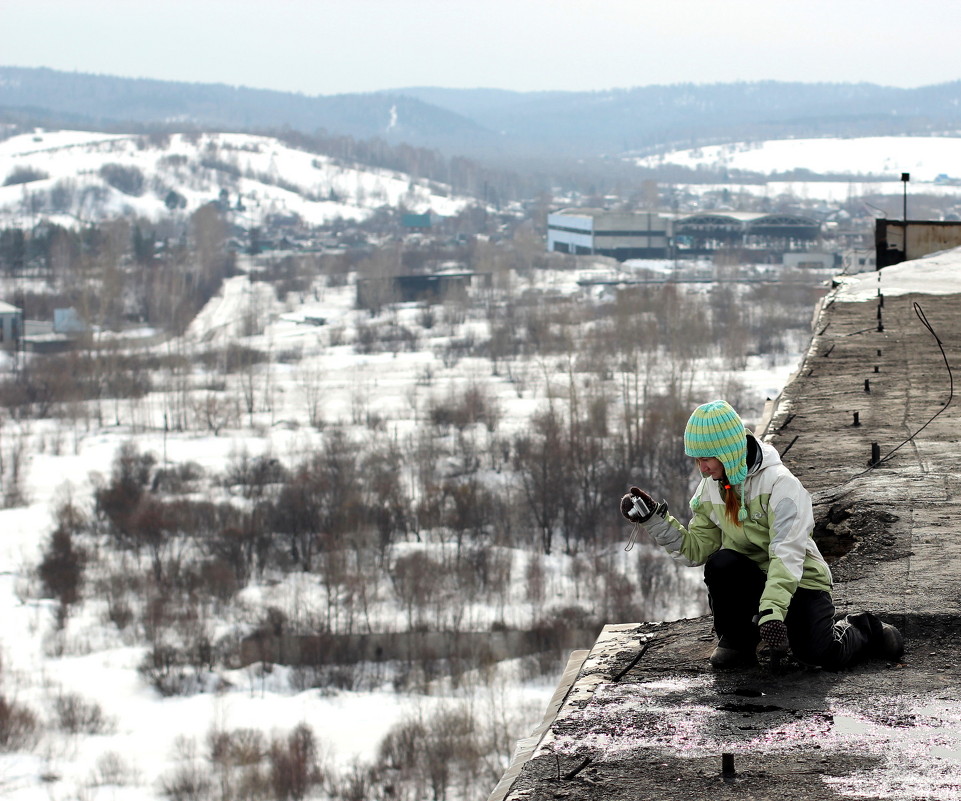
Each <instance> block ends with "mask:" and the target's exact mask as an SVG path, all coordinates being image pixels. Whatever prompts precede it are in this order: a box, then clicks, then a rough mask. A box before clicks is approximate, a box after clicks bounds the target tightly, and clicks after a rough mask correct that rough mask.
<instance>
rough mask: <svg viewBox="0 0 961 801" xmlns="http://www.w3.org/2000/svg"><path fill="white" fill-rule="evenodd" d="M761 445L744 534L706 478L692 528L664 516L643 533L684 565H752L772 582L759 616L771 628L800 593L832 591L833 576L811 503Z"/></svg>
mask: <svg viewBox="0 0 961 801" xmlns="http://www.w3.org/2000/svg"><path fill="white" fill-rule="evenodd" d="M757 444H758V445H759V446H760V458H759V459H756V461H755V463H754V465H752V466H751V467H750V468H749V469H748V474H747V478H746V479H745V480H744V506H745V507H746V509H747V519H746V520H744V521H743V522H742V523H741V525H740V526H738V525H735V524H734V523H732V522H731V521H730V520H728V519H727V516H726V515H725V514H724V499H723V498H722V497H721V492H720V487H719V486H718V482H716V481H714V480H713V479H711V478H702V479H701V483H700V484H699V485H698V487H697V490H696V491H695V493H694V496H693V497H692V498H691V511H692V512H693V513H694V516H693V518H692V519H691V522H690V524H689V525H688V526H687V528H685V527H684V526H683V525H682V524H681V523H680V521H678V520H677V518H675V517H674V516H673V515H671V514H670V513H667V512H666V510H663V511H662V513H661V514H655V515H654V516H653V517H652V518H651V519H650V520H648V521H647V523H645V526H646V528H647V530H648V531H649V532H650V533H651V534H652V535H653V537H654V539H655V540H656V541H657V543H658V544H659V545H661V546H663V547H664V548H665V549H666V550H667V552H668V553H669V554H671V556H672V557H673V558H674V559H675V561H677V562H680V563H681V564H683V565H687V566H694V565H702V564H704V562H705V561H707V558H708V557H709V556H710V555H711V554H712V553H714V552H715V551H716V550H718V549H719V548H730V549H731V550H734V551H737V552H738V553H742V554H744V555H745V556H748V557H750V558H751V559H752V560H753V561H754V562H755V563H756V564H757V566H758V567H759V568H761V570H763V571H764V573H765V574H766V575H767V583H766V584H765V586H764V591H763V593H762V594H761V602H760V604H759V606H758V613H759V614H760V615H761V617H762V618H763V619H765V620H784V618H785V616H786V615H787V609H788V606H789V604H790V603H791V598H792V597H793V596H794V591H795V590H796V589H797V588H798V587H805V588H807V589H813V590H827V591H830V590H831V586H832V579H831V570H830V568H829V567H828V565H827V562H825V561H824V557H823V556H821V552H820V551H819V550H818V547H817V545H816V544H815V542H814V539H813V537H812V532H813V530H814V513H813V510H812V508H811V496H810V495H809V494H808V491H807V490H806V489H804V487H803V486H802V485H801V482H800V481H798V479H797V478H796V477H795V476H794V474H793V473H792V472H791V471H790V470H788V469H787V467H785V466H784V465H783V464H782V463H781V456H780V454H778V452H777V450H776V449H775V448H774V447H773V446H771V445H768V444H767V443H766V442H761V441H760V440H758V441H757ZM734 490H735V491H736V492H740V487H735V488H734Z"/></svg>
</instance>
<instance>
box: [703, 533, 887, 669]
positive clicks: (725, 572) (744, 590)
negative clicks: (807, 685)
mask: <svg viewBox="0 0 961 801" xmlns="http://www.w3.org/2000/svg"><path fill="white" fill-rule="evenodd" d="M766 581H767V576H766V575H765V573H764V571H763V570H761V569H760V568H759V567H758V566H757V565H756V564H755V563H754V562H753V561H751V559H749V558H748V557H747V556H745V555H744V554H741V553H738V552H737V551H732V550H730V549H728V548H721V549H720V550H718V551H715V552H714V553H713V554H711V556H710V557H709V558H708V560H707V562H706V563H705V564H704V583H705V584H707V590H708V594H709V597H710V603H711V611H712V612H713V614H714V630H715V631H716V632H717V636H718V638H719V639H720V644H721V645H723V646H725V647H728V648H736V649H737V650H744V651H753V650H754V649H755V648H756V647H757V644H758V642H759V640H760V635H759V634H758V630H757V625H756V624H755V623H754V617H755V615H757V613H758V604H759V603H760V600H761V593H762V592H763V590H764V584H765V582H766ZM784 624H785V625H786V626H787V632H788V642H789V643H790V645H791V651H792V652H793V653H794V656H795V657H797V658H798V659H799V660H800V661H801V662H804V663H805V664H808V665H819V666H820V667H823V668H826V669H827V670H839V669H840V668H843V667H845V666H847V665H850V664H852V663H854V662H857V661H859V660H860V659H863V658H865V657H867V656H868V655H869V651H870V648H871V643H872V640H874V639H875V635H876V630H877V629H878V628H879V627H880V621H878V619H877V618H876V617H875V616H874V615H872V614H870V613H869V612H862V613H860V614H857V615H848V616H847V617H846V618H844V619H843V620H840V621H838V622H837V623H835V621H834V601H833V600H832V598H831V593H829V592H826V591H825V590H807V589H804V588H801V587H799V588H798V589H797V590H796V591H795V593H794V597H793V598H792V599H791V604H790V606H789V607H788V611H787V617H786V618H785V620H784Z"/></svg>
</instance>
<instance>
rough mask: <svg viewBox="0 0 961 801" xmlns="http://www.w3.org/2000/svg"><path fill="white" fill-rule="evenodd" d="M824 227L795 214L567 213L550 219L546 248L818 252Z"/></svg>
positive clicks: (617, 254) (636, 254) (631, 253)
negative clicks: (812, 250) (734, 249)
mask: <svg viewBox="0 0 961 801" xmlns="http://www.w3.org/2000/svg"><path fill="white" fill-rule="evenodd" d="M820 238H821V224H820V223H819V222H818V221H817V220H815V219H813V218H810V217H804V216H801V215H796V214H781V213H777V214H762V213H757V212H735V211H725V212H719V211H711V212H699V213H695V214H683V215H673V214H662V213H659V212H651V211H637V212H625V211H608V210H606V209H564V210H562V211H557V212H554V213H553V214H549V215H548V217H547V249H548V250H549V251H551V252H555V253H558V252H559V253H571V254H574V255H598V256H609V257H611V258H615V259H617V260H618V261H626V260H627V259H645V258H647V259H663V258H671V257H674V256H678V255H689V256H703V255H710V254H712V253H715V252H717V251H718V250H723V249H731V248H737V249H742V250H748V251H754V252H756V253H758V254H759V255H763V256H765V257H769V256H770V257H776V256H780V255H782V254H784V253H787V252H794V251H806V250H811V249H813V248H816V247H817V245H818V243H819V241H820Z"/></svg>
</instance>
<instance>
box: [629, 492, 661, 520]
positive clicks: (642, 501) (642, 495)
mask: <svg viewBox="0 0 961 801" xmlns="http://www.w3.org/2000/svg"><path fill="white" fill-rule="evenodd" d="M656 511H657V501H655V500H654V499H653V498H652V497H651V496H650V495H648V494H647V493H646V492H644V490H642V489H640V488H638V487H631V491H630V492H628V493H627V494H626V495H625V496H624V497H623V498H621V514H622V515H623V516H624V517H625V518H626V519H627V520H629V521H630V522H631V523H644V522H646V521H648V520H650V519H651V515H653V514H654V512H656Z"/></svg>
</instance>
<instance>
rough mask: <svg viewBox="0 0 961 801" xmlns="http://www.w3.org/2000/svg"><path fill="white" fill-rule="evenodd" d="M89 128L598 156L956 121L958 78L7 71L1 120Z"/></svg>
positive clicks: (928, 128) (956, 124)
mask: <svg viewBox="0 0 961 801" xmlns="http://www.w3.org/2000/svg"><path fill="white" fill-rule="evenodd" d="M40 113H43V114H47V115H53V116H63V117H65V118H67V119H70V120H71V121H72V122H74V123H76V122H78V121H83V120H86V121H87V122H88V123H89V124H91V125H100V126H102V125H104V124H106V123H111V124H114V125H120V124H124V123H127V124H129V123H136V124H138V125H161V126H168V127H170V128H176V127H177V126H180V127H183V126H188V125H193V126H197V127H207V128H210V127H214V128H220V129H223V130H235V131H236V130H252V131H264V130H271V129H273V130H277V129H293V130H298V131H303V132H307V133H311V132H315V131H318V130H320V129H323V130H325V131H327V132H330V133H334V134H340V135H348V136H352V137H356V138H361V139H371V138H380V139H383V140H385V141H387V142H388V143H391V144H398V143H406V144H410V145H414V146H418V147H431V148H437V149H440V150H442V151H444V152H446V153H448V154H452V155H456V154H463V155H470V156H498V157H505V156H511V155H513V156H523V157H526V156H541V157H553V156H564V157H571V156H583V157H593V156H604V155H614V154H621V153H624V152H633V151H637V152H642V153H643V152H651V151H654V150H657V149H664V148H666V147H668V146H694V145H701V144H712V143H719V142H723V141H732V140H751V139H764V138H769V139H773V138H788V137H811V136H815V137H816V136H841V137H847V136H868V135H900V134H925V133H944V132H956V131H959V130H961V81H954V82H950V83H944V84H939V85H935V86H926V87H921V88H917V89H898V88H892V87H885V86H878V85H875V84H867V83H858V84H851V83H810V84H808V83H785V82H775V81H761V82H750V83H747V82H745V83H728V84H678V85H669V86H646V87H636V88H632V89H612V90H607V91H597V92H565V91H550V92H513V91H509V90H499V89H445V88H441V87H406V88H398V89H392V90H385V91H383V92H373V93H367V94H341V95H330V96H314V97H311V96H307V95H303V94H297V93H292V92H275V91H270V90H264V89H248V88H244V87H234V86H227V85H224V84H199V83H179V82H169V81H158V80H151V79H131V78H117V77H110V76H103V75H89V74H83V73H70V72H58V71H55V70H51V69H46V68H22V67H0V115H3V116H5V117H6V118H7V119H11V118H16V117H17V115H20V116H21V117H27V116H30V115H31V114H32V115H37V114H40Z"/></svg>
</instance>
